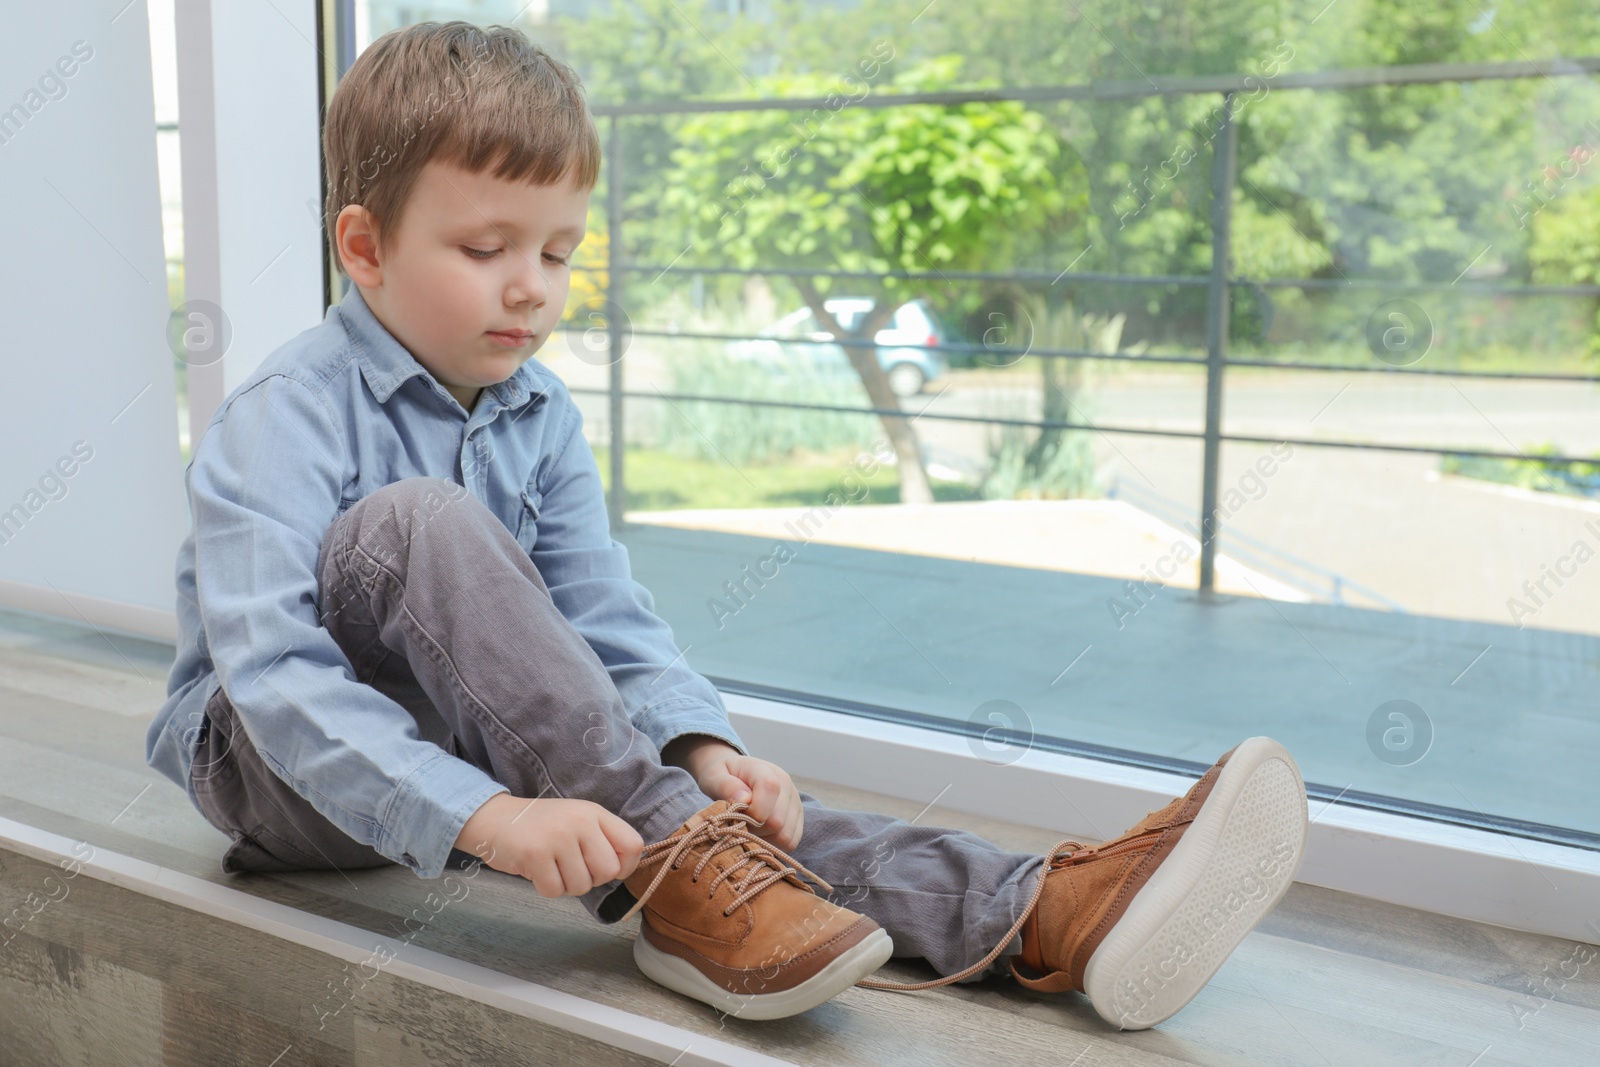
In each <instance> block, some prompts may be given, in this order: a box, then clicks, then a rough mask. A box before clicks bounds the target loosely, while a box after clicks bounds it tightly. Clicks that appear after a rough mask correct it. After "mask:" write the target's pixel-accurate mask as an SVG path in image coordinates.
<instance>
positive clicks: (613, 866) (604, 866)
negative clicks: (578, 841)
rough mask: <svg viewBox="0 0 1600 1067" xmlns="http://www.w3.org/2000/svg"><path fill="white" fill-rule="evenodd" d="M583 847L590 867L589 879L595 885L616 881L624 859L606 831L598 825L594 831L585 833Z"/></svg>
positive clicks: (586, 863) (585, 863) (585, 862)
mask: <svg viewBox="0 0 1600 1067" xmlns="http://www.w3.org/2000/svg"><path fill="white" fill-rule="evenodd" d="M582 847H583V862H584V865H585V866H587V867H588V868H589V880H590V881H591V882H593V883H594V885H605V884H606V883H607V882H610V881H614V880H615V879H616V877H617V873H618V872H619V871H620V870H622V860H621V858H620V857H618V855H617V850H616V849H615V848H613V847H612V846H611V842H610V841H609V840H608V839H607V838H606V835H605V833H604V832H603V831H602V830H600V828H599V827H596V828H595V830H594V832H593V833H587V834H584V835H583V842H582ZM590 888H593V886H591V887H590Z"/></svg>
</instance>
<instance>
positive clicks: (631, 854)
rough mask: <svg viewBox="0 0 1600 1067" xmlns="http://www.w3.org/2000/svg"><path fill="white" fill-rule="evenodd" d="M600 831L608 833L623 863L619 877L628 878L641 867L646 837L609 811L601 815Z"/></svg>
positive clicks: (608, 837) (607, 836) (608, 839)
mask: <svg viewBox="0 0 1600 1067" xmlns="http://www.w3.org/2000/svg"><path fill="white" fill-rule="evenodd" d="M600 832H601V833H603V834H605V835H606V840H607V841H609V842H610V843H611V847H612V848H613V849H615V850H616V853H617V859H618V860H619V861H620V862H621V864H622V869H621V870H620V871H619V872H618V873H617V877H618V878H626V877H628V876H629V875H630V874H632V873H633V872H634V871H636V870H638V869H639V856H640V854H641V853H643V852H644V838H642V837H640V836H639V831H637V830H635V829H634V828H633V827H631V826H629V825H628V824H627V823H625V822H623V821H622V820H621V819H619V818H617V816H615V815H613V814H611V813H610V812H609V811H608V812H604V813H602V814H601V816H600Z"/></svg>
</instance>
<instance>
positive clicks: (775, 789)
mask: <svg viewBox="0 0 1600 1067" xmlns="http://www.w3.org/2000/svg"><path fill="white" fill-rule="evenodd" d="M751 792H752V793H753V794H755V795H754V796H753V797H752V798H751V800H750V814H751V816H752V817H753V818H755V819H756V821H758V822H762V823H765V822H766V821H767V820H769V819H771V818H772V814H773V812H774V811H775V810H776V808H777V806H778V796H779V794H780V793H782V792H783V789H782V787H781V786H779V785H778V783H777V782H775V781H773V780H772V779H771V778H767V777H763V778H761V779H760V780H758V781H757V782H756V784H755V787H754V788H753V789H751Z"/></svg>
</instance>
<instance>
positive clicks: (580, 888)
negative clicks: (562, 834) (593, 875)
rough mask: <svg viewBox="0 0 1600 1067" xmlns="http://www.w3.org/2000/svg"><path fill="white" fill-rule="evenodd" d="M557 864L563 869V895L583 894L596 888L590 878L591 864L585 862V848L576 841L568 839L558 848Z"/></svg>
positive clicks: (574, 895)
mask: <svg viewBox="0 0 1600 1067" xmlns="http://www.w3.org/2000/svg"><path fill="white" fill-rule="evenodd" d="M556 866H557V867H558V868H559V869H560V871H561V895H562V896H569V897H576V896H582V895H583V894H584V893H587V892H588V891H589V890H591V889H593V888H594V883H593V882H592V881H591V880H590V878H589V865H588V864H587V863H585V862H584V859H583V849H582V848H581V847H580V846H579V845H578V842H576V841H567V842H565V843H563V844H562V845H561V846H560V847H559V848H558V849H557V850H556Z"/></svg>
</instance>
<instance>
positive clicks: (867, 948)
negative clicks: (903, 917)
mask: <svg viewBox="0 0 1600 1067" xmlns="http://www.w3.org/2000/svg"><path fill="white" fill-rule="evenodd" d="M744 809H745V805H743V804H729V803H728V802H727V801H725V800H719V801H717V802H716V803H715V804H712V805H711V806H710V807H707V808H705V809H703V810H701V811H699V812H697V813H696V814H694V815H692V816H690V818H689V821H688V822H685V823H684V824H683V826H681V827H680V828H679V829H678V830H677V831H676V832H674V833H673V834H671V835H670V836H668V837H666V838H664V839H662V840H660V841H657V842H655V843H653V844H649V845H646V846H645V848H644V853H643V854H642V856H641V857H640V860H639V868H638V870H636V871H634V872H633V874H631V875H629V876H628V878H627V879H626V880H625V881H624V882H623V884H624V885H626V886H627V887H628V891H629V892H630V893H632V894H633V895H634V896H635V897H636V898H637V903H635V904H634V906H633V907H632V908H630V909H628V912H627V914H625V915H624V916H623V918H624V919H626V918H628V917H629V916H631V915H633V914H634V913H635V912H637V911H639V910H640V909H643V911H644V920H643V922H642V923H641V924H640V927H639V936H638V937H637V938H635V939H634V942H633V958H634V961H635V962H636V963H637V964H638V965H639V969H640V970H641V971H643V972H644V973H645V974H646V975H647V976H648V977H650V978H652V979H654V980H655V981H656V982H659V983H660V984H661V985H664V986H666V987H667V988H668V989H672V990H676V991H677V992H679V993H682V994H684V995H685V996H690V997H693V998H695V999H696V1000H702V1001H705V1002H706V1003H707V1004H710V1005H711V1006H712V1007H714V1008H716V1009H718V1010H719V1011H723V1012H726V1013H728V1014H729V1015H735V1016H738V1017H740V1018H743V1019H779V1018H782V1017H784V1016H787V1015H795V1014H798V1013H799V1012H802V1011H805V1010H806V1009H808V1008H814V1007H816V1006H817V1005H818V1004H821V1003H822V1002H823V1001H825V1000H827V999H829V998H830V997H832V996H834V995H835V994H836V993H840V992H843V991H844V990H846V989H849V988H850V987H851V986H853V985H855V984H856V982H858V981H859V980H860V979H861V978H863V977H865V976H866V975H868V974H871V973H872V972H873V971H875V970H877V969H878V968H879V967H881V966H882V965H883V963H884V962H885V961H886V960H887V959H888V958H889V956H890V955H891V954H893V952H894V942H893V941H891V940H890V938H889V934H888V933H887V932H886V931H885V930H883V929H882V928H881V927H880V926H878V924H877V923H875V922H873V921H872V920H871V919H869V918H867V917H866V916H864V915H858V914H856V913H855V912H853V911H850V910H849V909H847V908H841V907H839V906H838V905H836V904H833V903H831V902H829V901H827V900H824V899H823V898H822V897H820V896H818V895H817V894H816V893H815V892H813V891H812V889H811V887H810V886H808V885H806V884H805V883H804V882H802V881H801V880H800V879H799V878H797V877H796V872H797V871H798V872H800V873H803V874H804V875H805V876H806V877H808V878H810V879H812V880H813V881H815V882H816V883H817V884H819V885H821V886H822V887H823V888H824V889H827V890H828V891H830V892H831V891H832V889H833V887H832V886H830V885H828V884H827V883H826V882H824V881H823V880H822V879H820V878H818V877H817V876H816V875H814V874H812V873H811V872H810V871H808V870H806V869H805V868H804V867H803V866H801V865H800V864H799V863H797V862H796V861H795V860H794V859H793V858H792V857H790V856H789V855H787V854H786V853H784V852H782V851H781V850H779V849H777V848H775V847H774V846H772V845H771V844H769V843H767V842H766V841H763V840H762V839H761V838H759V837H756V836H755V835H754V834H752V833H751V832H750V827H751V826H753V825H755V819H753V818H751V817H750V816H749V815H747V814H745V812H744ZM652 868H654V875H653V876H652V873H651V871H652Z"/></svg>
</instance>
